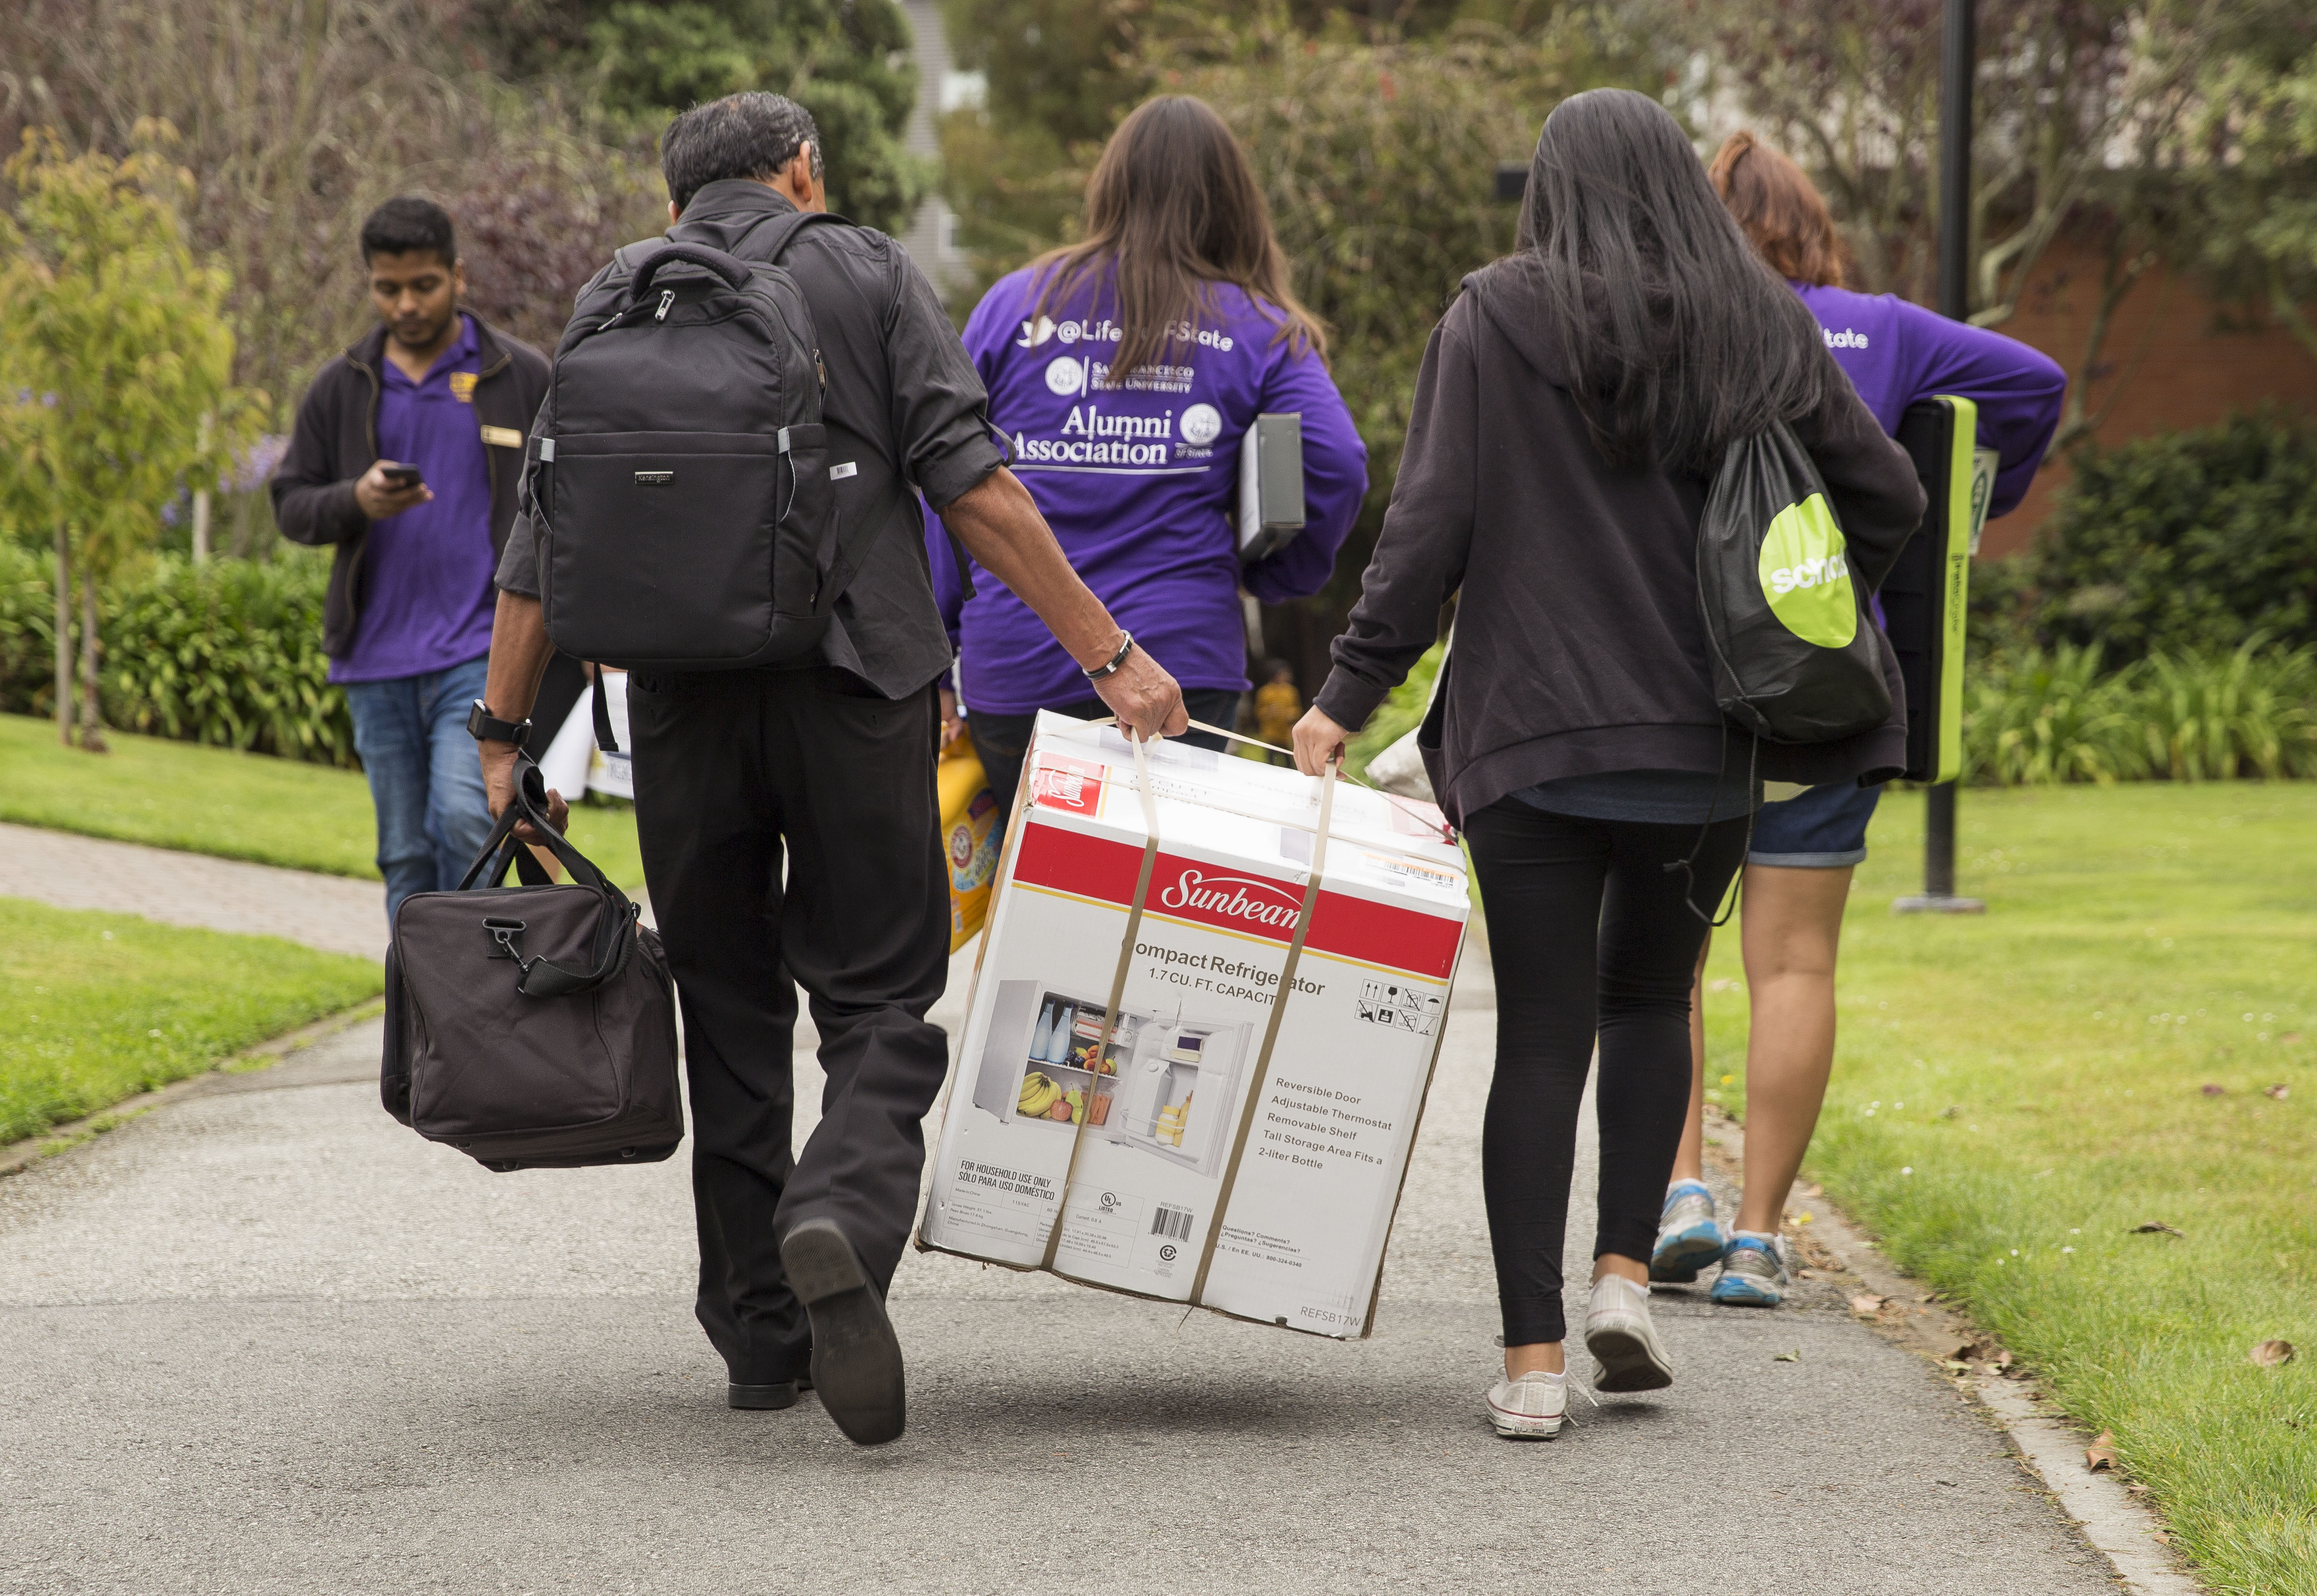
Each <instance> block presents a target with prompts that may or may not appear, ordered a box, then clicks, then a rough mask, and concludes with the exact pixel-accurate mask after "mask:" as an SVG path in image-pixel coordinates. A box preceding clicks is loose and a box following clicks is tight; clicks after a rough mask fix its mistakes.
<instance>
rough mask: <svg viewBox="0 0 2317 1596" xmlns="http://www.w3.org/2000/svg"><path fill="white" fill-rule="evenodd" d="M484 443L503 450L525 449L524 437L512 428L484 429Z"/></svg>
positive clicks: (487, 427) (488, 427)
mask: <svg viewBox="0 0 2317 1596" xmlns="http://www.w3.org/2000/svg"><path fill="white" fill-rule="evenodd" d="M483 442H485V443H486V444H495V445H496V446H497V447H498V448H501V449H520V448H522V447H523V435H522V434H521V433H519V432H517V431H515V429H514V428H513V427H512V426H486V427H485V428H483Z"/></svg>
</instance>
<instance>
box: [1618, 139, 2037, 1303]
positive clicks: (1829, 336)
mask: <svg viewBox="0 0 2317 1596" xmlns="http://www.w3.org/2000/svg"><path fill="white" fill-rule="evenodd" d="M1711 175H1712V177H1713V186H1714V189H1715V191H1716V192H1717V193H1720V194H1721V195H1722V202H1723V203H1724V204H1726V205H1727V206H1728V207H1729V208H1730V211H1731V214H1732V215H1734V216H1735V217H1736V218H1737V219H1738V223H1739V225H1740V227H1742V228H1743V229H1745V230H1746V236H1747V237H1748V238H1749V239H1751V240H1752V241H1753V244H1754V247H1755V248H1756V249H1757V250H1758V251H1759V252H1760V254H1761V256H1762V257H1763V258H1764V259H1765V260H1767V262H1768V263H1769V264H1770V265H1771V267H1772V268H1773V269H1775V270H1776V271H1777V272H1778V273H1780V274H1781V275H1783V276H1784V277H1785V279H1786V281H1787V282H1791V283H1793V284H1794V291H1795V292H1796V293H1798V294H1800V295H1801V296H1802V299H1803V303H1804V304H1806V305H1808V306H1809V307H1810V309H1811V314H1812V315H1813V316H1815V317H1816V318H1818V323H1819V329H1820V333H1821V334H1822V335H1823V336H1824V337H1825V339H1826V346H1827V348H1828V349H1829V351H1830V352H1831V353H1832V354H1833V355H1834V359H1835V363H1836V364H1838V365H1839V366H1841V367H1842V369H1843V371H1844V372H1846V373H1847V374H1848V376H1849V378H1850V383H1851V386H1852V387H1853V388H1855V389H1856V390H1857V391H1858V397H1859V398H1860V399H1863V400H1864V401H1865V405H1866V408H1868V409H1869V410H1871V411H1873V412H1874V419H1875V420H1877V421H1878V422H1880V423H1882V425H1883V431H1884V432H1887V433H1891V434H1893V435H1895V434H1896V433H1897V432H1898V430H1899V421H1900V418H1901V417H1903V416H1904V415H1905V414H1906V413H1907V407H1908V406H1909V405H1911V404H1913V403H1914V402H1915V401H1916V400H1918V399H1928V398H1930V397H1931V396H1932V395H1934V394H1941V393H1952V394H1957V395H1960V396H1962V397H1963V398H1964V399H1972V400H1974V401H1975V402H1976V403H1977V404H1978V406H1979V443H1980V444H1981V446H1982V447H1983V448H1989V449H1992V450H1994V451H1995V452H1996V455H1997V459H1998V464H1997V468H1996V477H1995V492H1994V496H1993V498H1992V499H1991V501H1990V504H1989V506H1988V514H1989V516H2002V515H2008V513H2009V512H2010V511H2011V509H2012V507H2014V506H2016V505H2017V504H2018V502H2019V500H2020V499H2021V498H2022V497H2024V496H2025V495H2026V491H2027V488H2028V485H2029V484H2030V483H2031V482H2032V481H2034V480H2035V468H2036V467H2037V466H2038V465H2040V464H2042V463H2043V460H2044V449H2045V448H2046V447H2047V446H2049V444H2051V441H2052V431H2053V427H2055V426H2058V424H2059V419H2060V397H2061V393H2062V390H2064V389H2065V387H2066V386H2067V375H2066V373H2065V372H2062V371H2061V370H2060V368H2059V367H2058V366H2057V365H2056V364H2054V363H2053V362H2052V361H2051V360H2050V359H2049V358H2047V357H2046V356H2044V355H2043V354H2039V353H2037V352H2036V351H2035V350H2033V349H2030V348H2029V347H2028V346H2027V345H2025V344H2022V343H2019V342H2018V341H2017V340H2016V339H2012V338H2007V337H2005V336H2002V335H2001V334H2000V333H1991V332H1989V331H1987V330H1985V329H1984V328H1982V327H1972V326H1969V325H1968V324H1966V323H1964V322H1959V321H1950V320H1948V319H1947V318H1946V317H1944V316H1940V315H1937V314H1936V313H1934V312H1932V311H1929V310H1926V309H1923V308H1922V307H1921V306H1919V305H1913V304H1910V303H1908V302H1907V301H1906V300H1902V299H1900V298H1899V297H1898V296H1897V295H1895V294H1863V293H1853V292H1852V291H1849V290H1848V289H1846V288H1844V287H1843V286H1842V251H1841V246H1840V243H1839V242H1838V239H1837V238H1836V235H1835V230H1834V220H1833V218H1832V217H1830V216H1829V214H1828V212H1827V208H1826V201H1825V200H1824V199H1823V198H1821V197H1820V194H1819V192H1818V189H1817V188H1816V187H1815V186H1814V185H1813V184H1812V182H1811V180H1810V178H1809V177H1808V176H1806V175H1804V174H1803V170H1802V168H1801V167H1799V166H1795V165H1794V162H1792V161H1791V160H1789V159H1787V158H1786V157H1785V156H1783V155H1781V154H1780V153H1778V152H1777V151H1776V150H1775V149H1772V148H1769V147H1768V146H1767V145H1764V144H1759V143H1758V142H1756V141H1755V139H1754V136H1753V135H1752V134H1750V133H1733V134H1731V136H1730V138H1729V139H1728V140H1727V141H1725V142H1724V143H1723V145H1722V149H1721V151H1720V153H1719V154H1717V155H1716V156H1715V157H1713V170H1712V173H1711ZM1882 793H1883V789H1882V788H1881V787H1880V786H1879V785H1876V786H1866V787H1861V786H1859V785H1856V784H1854V783H1848V782H1844V783H1838V784H1834V785H1827V786H1819V787H1812V788H1810V789H1809V790H1808V791H1806V792H1804V793H1803V794H1802V795H1801V796H1800V797H1797V798H1792V799H1789V800H1787V801H1786V802H1783V803H1772V804H1768V805H1766V806H1765V807H1764V808H1763V810H1762V811H1761V812H1760V814H1759V815H1758V817H1757V818H1756V820H1755V825H1754V838H1753V842H1752V844H1751V846H1750V847H1749V851H1748V853H1747V856H1746V881H1745V887H1744V890H1743V895H1742V898H1741V900H1740V901H1741V902H1742V904H1743V907H1742V908H1741V910H1740V937H1741V939H1742V941H1743V942H1744V944H1745V955H1746V984H1747V989H1748V992H1749V996H1750V997H1751V999H1752V1009H1753V1012H1752V1017H1751V1019H1752V1023H1751V1027H1750V1032H1749V1036H1748V1038H1747V1045H1746V1185H1745V1189H1744V1192H1743V1193H1742V1195H1741V1196H1740V1199H1739V1206H1738V1215H1737V1218H1738V1223H1737V1224H1736V1226H1735V1228H1734V1230H1733V1231H1732V1232H1731V1233H1729V1234H1727V1235H1725V1234H1724V1233H1723V1231H1722V1225H1721V1223H1720V1222H1719V1220H1717V1219H1716V1217H1715V1215H1714V1211H1713V1194H1712V1193H1711V1192H1709V1191H1708V1190H1707V1189H1706V1186H1705V1180H1704V1163H1703V1145H1704V1123H1703V1115H1704V1080H1705V1075H1704V1070H1705V1047H1704V1036H1705V1033H1704V1021H1703V1018H1702V1017H1703V1015H1704V991H1703V989H1702V987H1701V988H1700V989H1699V990H1696V991H1693V992H1692V993H1691V995H1690V1049H1691V1057H1692V1071H1691V1084H1690V1106H1689V1123H1688V1126H1687V1129H1686V1132H1685V1133H1684V1134H1683V1137H1682V1144H1681V1152H1680V1154H1679V1155H1678V1156H1677V1158H1676V1159H1675V1161H1674V1170H1673V1173H1674V1179H1673V1184H1672V1185H1671V1186H1670V1187H1669V1188H1668V1189H1667V1192H1666V1203H1665V1213H1664V1216H1663V1218H1662V1220H1661V1221H1660V1223H1659V1232H1658V1241H1657V1247H1656V1251H1655V1254H1654V1256H1653V1257H1652V1258H1651V1263H1650V1278H1651V1279H1653V1280H1668V1281H1676V1282H1680V1281H1689V1280H1695V1278H1697V1276H1698V1273H1699V1271H1700V1270H1701V1269H1704V1267H1705V1266H1706V1265H1708V1264H1712V1263H1714V1262H1716V1261H1717V1260H1718V1261H1719V1262H1720V1263H1721V1265H1722V1272H1721V1274H1720V1275H1719V1276H1718V1277H1717V1278H1715V1280H1714V1282H1713V1300H1714V1301H1715V1302H1718V1303H1733V1304H1740V1305H1749V1306H1754V1307H1776V1305H1777V1304H1778V1301H1779V1298H1780V1296H1781V1295H1782V1294H1783V1292H1784V1291H1785V1287H1786V1285H1787V1283H1788V1267H1787V1258H1786V1252H1785V1242H1783V1241H1782V1240H1781V1239H1780V1237H1779V1220H1780V1217H1781V1210H1782V1208H1783V1206H1784V1205H1785V1196H1786V1191H1787V1188H1789V1187H1791V1186H1792V1185H1793V1184H1794V1175H1795V1172H1796V1171H1797V1170H1800V1169H1801V1168H1802V1161H1803V1153H1804V1152H1806V1151H1807V1150H1808V1149H1809V1147H1810V1141H1811V1136H1812V1133H1813V1132H1814V1131H1816V1129H1817V1128H1818V1114H1819V1107H1820V1103H1821V1102H1822V1101H1823V1100H1824V1098H1825V1096H1826V1083H1827V1078H1828V1077H1829V1075H1830V1074H1831V1073H1832V1072H1833V1070H1834V963H1835V951H1836V947H1837V945H1838V943H1839V941H1840V939H1841V937H1842V911H1843V906H1844V904H1845V903H1846V902H1847V901H1848V899H1849V893H1850V875H1851V872H1852V870H1853V869H1854V868H1856V865H1858V863H1859V861H1860V860H1862V859H1864V858H1865V857H1866V823H1867V821H1868V820H1871V819H1873V818H1874V805H1875V802H1876V801H1877V800H1878V799H1879V798H1880V797H1881V796H1882ZM1703 967H1704V964H1703V955H1701V958H1700V968H1701V970H1702V969H1703Z"/></svg>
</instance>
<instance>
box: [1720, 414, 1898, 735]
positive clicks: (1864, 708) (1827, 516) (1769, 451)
mask: <svg viewBox="0 0 2317 1596" xmlns="http://www.w3.org/2000/svg"><path fill="white" fill-rule="evenodd" d="M1697 601H1698V606H1699V608H1700V609H1702V610H1703V611H1704V617H1705V639H1706V652H1707V653H1708V654H1709V655H1710V656H1711V657H1712V659H1713V696H1714V699H1715V702H1716V703H1718V704H1720V705H1721V707H1722V713H1723V714H1724V715H1726V716H1728V717H1729V718H1730V720H1731V722H1733V723H1735V724H1736V725H1738V726H1740V727H1742V728H1744V729H1745V730H1746V731H1750V732H1752V733H1754V735H1755V736H1757V737H1758V738H1762V739H1764V740H1768V741H1770V742H1785V743H1811V742H1833V741H1836V740H1838V739H1841V738H1845V737H1854V736H1856V735H1857V734H1858V733H1859V732H1862V731H1873V730H1874V728H1876V727H1877V726H1880V725H1882V724H1883V722H1885V721H1887V720H1889V719H1890V718H1891V688H1890V686H1889V684H1888V682H1887V681H1886V680H1885V679H1884V677H1883V650H1884V649H1885V648H1886V647H1887V646H1888V645H1886V644H1885V643H1884V642H1883V639H1882V636H1881V633H1880V632H1879V629H1878V628H1877V627H1876V626H1875V624H1874V620H1873V618H1872V617H1871V616H1870V615H1869V614H1867V610H1866V594H1865V588H1864V587H1863V586H1862V585H1861V584H1860V583H1859V582H1858V581H1857V580H1856V578H1854V577H1853V576H1852V575H1851V572H1850V563H1849V559H1848V546H1847V543H1846V542H1844V539H1843V535H1842V523H1841V521H1840V519H1839V518H1838V516H1836V515H1835V513H1834V506H1833V504H1832V503H1831V502H1829V500H1828V498H1827V496H1826V484H1825V482H1824V481H1823V480H1821V479H1820V476H1819V474H1818V467H1817V465H1816V464H1815V463H1813V462H1812V460H1811V457H1810V455H1809V453H1807V452H1806V451H1805V450H1804V449H1803V446H1802V444H1800V443H1798V442H1796V441H1795V438H1794V434H1793V433H1792V432H1791V431H1789V430H1788V429H1787V427H1786V425H1785V423H1784V422H1777V423H1775V424H1773V425H1772V426H1770V428H1769V429H1768V430H1767V431H1766V432H1759V433H1755V434H1753V435H1749V436H1747V437H1742V438H1740V439H1738V440H1737V441H1735V442H1734V443H1732V444H1731V445H1730V447H1729V450H1728V452H1727V453H1724V454H1723V456H1722V470H1721V471H1720V472H1719V473H1717V474H1716V475H1715V477H1714V479H1713V489H1711V490H1710V491H1709V492H1708V494H1707V495H1706V499H1705V514H1704V518H1703V519H1702V520H1700V522H1699V523H1698V528H1697Z"/></svg>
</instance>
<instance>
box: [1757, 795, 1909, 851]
mask: <svg viewBox="0 0 2317 1596" xmlns="http://www.w3.org/2000/svg"><path fill="white" fill-rule="evenodd" d="M1882 797H1883V788H1882V785H1881V784H1880V783H1878V784H1876V785H1874V786H1871V787H1862V786H1860V785H1858V784H1857V783H1856V782H1829V783H1827V784H1826V785H1824V786H1819V787H1812V788H1811V789H1810V790H1809V791H1808V792H1806V793H1803V794H1802V795H1801V796H1799V797H1795V798H1789V799H1787V800H1786V801H1785V802H1783V803H1765V804H1764V805H1762V807H1761V809H1760V810H1759V811H1757V812H1756V814H1755V816H1754V842H1753V846H1752V847H1751V848H1750V849H1749V851H1748V853H1747V855H1746V863H1748V864H1749V865H1776V866H1777V867H1778V868H1780V869H1785V870H1840V869H1843V868H1844V867H1846V866H1847V865H1856V864H1857V863H1858V862H1859V861H1860V860H1861V859H1864V858H1865V856H1866V822H1867V821H1869V820H1873V819H1874V805H1875V804H1876V803H1878V802H1881V801H1882Z"/></svg>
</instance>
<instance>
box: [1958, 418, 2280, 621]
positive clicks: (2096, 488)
mask: <svg viewBox="0 0 2317 1596" xmlns="http://www.w3.org/2000/svg"><path fill="white" fill-rule="evenodd" d="M2074 466H2075V480H2073V481H2072V482H2071V483H2070V485H2069V487H2068V489H2067V491H2066V493H2065V494H2064V495H2062V499H2061V503H2060V507H2059V510H2058V512H2057V513H2056V514H2055V515H2054V516H2053V518H2052V521H2051V523H2050V524H2049V525H2048V527H2047V528H2046V529H2045V531H2044V533H2043V535H2042V536H2041V537H2040V538H2039V539H2038V540H2037V543H2036V547H2035V550H2034V551H2032V552H2031V553H2029V554H2028V555H2026V556H2025V557H2024V558H2025V560H2026V562H2027V566H2026V571H2025V573H2024V574H2025V576H2026V579H2027V581H2028V582H2029V583H2030V584H2031V585H2032V586H2033V587H2034V588H2035V605H2034V621H2033V625H2034V630H2035V633H2036V634H2037V636H2036V641H2041V642H2043V643H2044V644H2046V645H2053V644H2059V643H2072V644H2075V645H2078V646H2085V645H2089V644H2093V643H2097V644H2098V645H2100V647H2101V648H2102V649H2103V650H2106V652H2107V656H2108V657H2109V658H2110V659H2114V660H2116V661H2118V662H2125V661H2130V660H2135V659H2140V658H2142V657H2143V656H2144V655H2148V654H2151V653H2159V652H2169V653H2175V654H2183V655H2187V654H2201V655H2218V654H2222V653H2225V652H2226V651H2227V650H2232V649H2234V648H2236V647H2238V646H2239V645H2240V644H2241V643H2243V642H2244V641H2246V640H2247V639H2248V638H2250V637H2252V636H2254V635H2255V634H2257V633H2259V634H2266V635H2267V636H2268V637H2270V638H2273V639H2275V640H2277V641H2280V642H2283V643H2285V644H2287V645H2288V646H2293V647H2298V646H2300V645H2302V644H2305V643H2317V427H2312V426H2307V425H2305V424H2295V423H2289V422H2286V421H2285V420H2283V419H2281V418H2279V417H2276V416H2273V415H2260V416H2238V417H2232V418H2231V419H2229V420H2227V421H2223V422H2222V423H2220V424H2219V425H2217V426H2207V427H2199V428H2196V429H2194V430H2192V431H2187V432H2177V433H2167V434H2162V435H2158V436H2155V437H2148V438H2140V439H2135V440H2134V441H2133V442H2132V443H2129V444H2121V445H2119V446H2118V447H2116V448H2114V449H2098V450H2091V449H2088V450H2086V451H2084V452H2082V453H2080V454H2078V455H2077V456H2076V457H2075V462H2074ZM1986 569H1987V568H1986V567H1982V568H1981V571H1982V572H1984V571H1985V570H1986ZM1979 574H1980V573H1974V579H1977V577H1978V575H1979Z"/></svg>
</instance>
